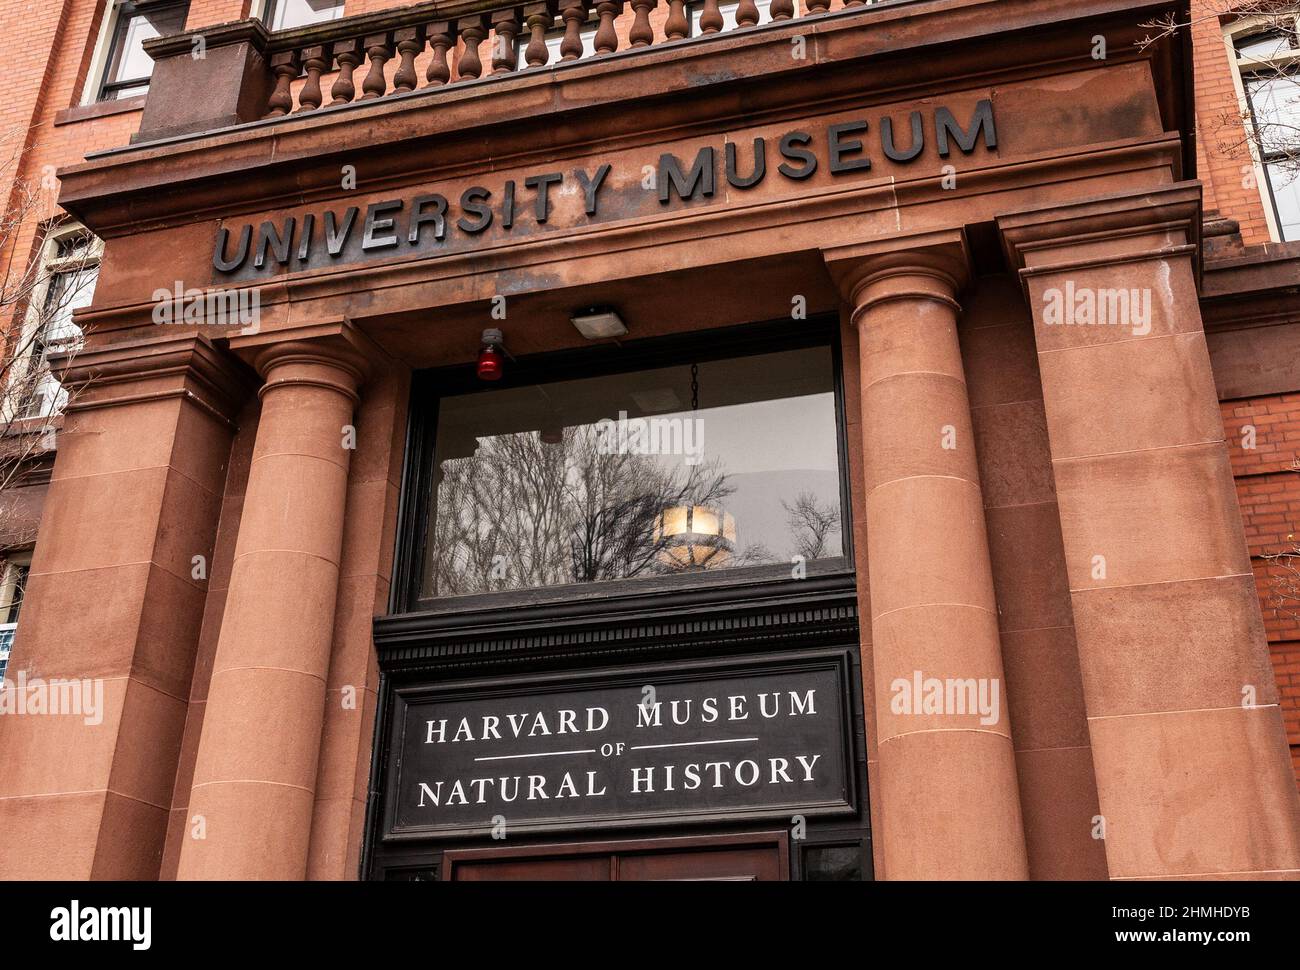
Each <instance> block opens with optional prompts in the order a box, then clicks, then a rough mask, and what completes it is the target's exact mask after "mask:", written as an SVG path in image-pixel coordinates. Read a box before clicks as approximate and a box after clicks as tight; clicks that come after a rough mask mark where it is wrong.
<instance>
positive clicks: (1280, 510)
mask: <svg viewBox="0 0 1300 970" xmlns="http://www.w3.org/2000/svg"><path fill="white" fill-rule="evenodd" d="M1222 408H1223V425H1224V430H1225V432H1226V433H1227V437H1228V443H1229V445H1230V446H1231V447H1230V453H1231V456H1232V469H1233V474H1234V475H1235V476H1236V479H1237V497H1238V501H1239V502H1240V503H1241V515H1242V519H1243V521H1244V523H1245V527H1246V539H1247V541H1248V542H1249V543H1250V554H1251V563H1252V565H1253V567H1254V570H1255V581H1256V584H1257V586H1258V587H1259V598H1260V606H1261V608H1262V609H1263V612H1264V627H1265V630H1266V631H1267V633H1268V639H1269V648H1270V650H1271V652H1272V656H1273V670H1274V673H1275V674H1276V675H1277V686H1278V690H1279V692H1280V694H1281V697H1282V711H1283V719H1284V721H1285V723H1286V730H1287V739H1288V741H1289V742H1290V744H1291V760H1292V761H1293V763H1294V764H1295V766H1296V775H1297V778H1300V554H1297V555H1296V556H1295V557H1293V558H1292V557H1288V556H1287V554H1288V553H1300V471H1297V469H1296V462H1297V461H1298V460H1300V394H1280V395H1270V396H1268V397H1257V398H1250V399H1248V400H1238V401H1224V402H1223V404H1222ZM1250 429H1254V439H1253V441H1252V440H1251V431H1250ZM1251 445H1253V447H1250V446H1251ZM1279 555H1280V556H1282V557H1283V558H1277V557H1278V556H1279Z"/></svg>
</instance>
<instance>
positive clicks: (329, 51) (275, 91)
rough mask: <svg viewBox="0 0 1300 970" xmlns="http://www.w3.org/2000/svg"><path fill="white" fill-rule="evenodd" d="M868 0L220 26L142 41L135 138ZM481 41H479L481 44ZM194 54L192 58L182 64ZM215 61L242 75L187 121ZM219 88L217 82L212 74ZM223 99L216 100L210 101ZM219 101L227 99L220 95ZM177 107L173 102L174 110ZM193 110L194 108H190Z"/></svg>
mask: <svg viewBox="0 0 1300 970" xmlns="http://www.w3.org/2000/svg"><path fill="white" fill-rule="evenodd" d="M870 2H873V0H764V2H762V3H761V4H760V3H759V2H757V0H695V2H687V0H537V2H531V3H522V4H513V5H505V4H502V3H501V0H451V2H447V0H430V2H423V3H416V4H412V5H410V6H407V7H400V8H395V9H392V10H385V11H381V12H379V13H372V14H362V15H359V16H354V17H346V18H343V19H340V20H335V21H330V22H327V23H322V24H316V25H313V26H310V27H303V28H298V29H295V30H287V31H280V32H277V33H271V32H269V31H267V30H266V28H265V27H264V26H263V25H262V23H261V22H260V21H258V20H245V21H238V22H235V23H232V24H221V25H218V26H216V27H210V28H205V29H202V30H195V31H187V32H185V33H182V34H177V35H173V36H170V37H161V38H157V39H155V40H152V41H148V42H147V43H146V44H145V48H146V50H147V51H148V53H149V54H150V56H152V57H153V58H154V59H155V61H156V62H157V69H156V70H155V73H154V82H153V85H152V87H151V91H150V104H151V105H152V104H154V103H155V102H157V103H158V104H159V105H160V107H159V108H158V109H157V110H154V111H150V108H149V107H146V112H145V118H144V122H143V123H142V126H141V137H158V136H159V135H165V134H180V133H189V132H194V131H199V130H203V129H204V128H205V127H206V128H220V127H225V126H228V125H229V124H232V123H242V122H245V121H251V120H258V119H267V118H281V117H285V116H288V115H292V114H301V113H305V112H311V111H316V110H319V109H321V108H330V107H335V106H339V105H345V104H350V103H353V102H357V101H371V100H376V99H379V98H384V97H390V96H393V95H400V94H406V93H409V92H412V91H416V90H418V89H422V88H438V87H442V86H445V85H449V84H458V83H464V82H467V81H473V80H480V79H485V78H492V77H496V76H498V75H507V74H514V73H518V72H521V71H536V70H542V69H547V68H551V67H555V66H557V65H559V64H563V63H565V62H569V61H577V60H583V59H588V58H594V57H609V56H611V55H616V54H620V53H626V52H630V51H635V50H638V49H640V48H646V47H651V46H654V45H662V44H665V43H672V42H685V41H691V40H696V39H702V38H707V37H709V36H712V35H715V34H719V33H723V32H731V31H738V30H746V29H752V28H755V27H758V26H760V25H761V24H765V23H770V22H774V21H783V20H792V19H796V18H799V17H814V16H818V15H822V14H827V13H830V12H832V10H841V9H844V8H852V7H863V6H866V5H868V4H869V3H870ZM485 45H486V47H485ZM186 60H188V61H191V62H192V64H191V65H186V64H185V63H184V62H185V61H186ZM204 61H207V62H212V66H213V68H216V67H218V66H220V68H221V69H223V70H225V71H226V72H227V73H226V74H225V75H224V78H225V79H226V80H225V82H224V87H228V86H229V83H230V82H229V80H228V79H229V78H230V77H231V76H232V74H231V73H230V72H231V69H234V71H235V73H236V74H237V75H238V77H239V79H240V89H239V92H238V94H237V95H236V96H234V97H233V101H234V102H238V103H237V104H236V103H232V104H230V105H229V106H228V107H229V110H226V111H224V113H223V112H220V111H219V112H218V113H217V115H216V116H214V117H213V118H211V119H208V120H205V121H204V122H201V123H198V122H195V121H193V120H191V119H186V120H185V121H184V122H183V123H182V124H179V125H178V124H174V123H169V122H175V121H177V120H180V118H181V117H182V116H183V115H184V114H185V111H184V110H183V109H182V106H192V101H191V100H189V99H193V98H194V97H196V96H198V91H199V88H198V87H196V86H194V82H195V81H196V80H199V75H201V74H203V73H204V71H203V70H202V68H195V67H194V66H193V65H194V64H199V63H200V62H204ZM208 73H209V74H210V75H211V77H212V80H213V82H214V83H215V85H216V88H217V93H218V94H220V93H221V91H222V89H223V84H222V80H221V79H219V78H218V77H217V76H216V75H215V73H213V71H212V70H209V72H208ZM218 100H220V99H218ZM227 100H232V99H231V98H227ZM178 109H180V110H178ZM190 114H192V111H191V112H190Z"/></svg>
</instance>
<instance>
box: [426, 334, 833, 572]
mask: <svg viewBox="0 0 1300 970" xmlns="http://www.w3.org/2000/svg"><path fill="white" fill-rule="evenodd" d="M693 394H696V395H697V396H698V405H699V406H698V409H697V410H692V396H693ZM432 520H433V522H432V527H431V533H432V534H431V535H430V537H429V543H428V552H427V559H426V563H425V572H424V582H423V585H422V589H421V595H422V597H425V598H427V597H431V596H450V595H458V594H465V593H481V592H490V591H496V590H508V589H527V588H535V587H543V586H558V585H564V584H569V583H588V582H598V581H602V580H611V579H627V578H633V577H648V576H666V575H674V574H680V573H691V572H702V571H709V570H718V569H727V568H733V567H737V566H751V565H760V564H765V563H789V562H791V560H792V558H793V557H794V556H803V557H804V559H805V560H815V559H823V558H833V557H837V556H840V555H842V554H843V544H842V534H841V521H842V516H841V510H840V472H839V443H838V438H837V426H836V419H835V395H834V390H833V383H832V365H831V352H830V349H829V348H827V347H815V348H811V349H806V350H794V351H785V352H780V353H772V354H762V355H758V356H753V357H743V358H738V359H735V360H724V361H706V362H703V363H701V364H699V367H698V375H697V387H696V388H695V389H693V388H692V368H691V365H690V364H683V365H681V366H676V367H665V368H657V369H654V370H646V371H638V372H635V373H631V374H616V375H608V376H601V377H591V378H585V379H580V380H572V381H561V382H555V383H550V384H542V385H533V386H529V387H520V388H502V389H499V390H492V391H485V392H481V393H476V394H465V395H459V396H451V397H445V398H443V399H442V400H441V401H440V403H439V408H438V425H437V439H436V449H435V464H434V495H433V516H432Z"/></svg>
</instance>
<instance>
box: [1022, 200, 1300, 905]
mask: <svg viewBox="0 0 1300 970" xmlns="http://www.w3.org/2000/svg"><path fill="white" fill-rule="evenodd" d="M1200 220H1201V213H1200V188H1199V186H1198V185H1195V184H1184V185H1171V186H1169V187H1167V188H1165V189H1162V190H1156V191H1144V192H1142V193H1140V194H1134V195H1131V196H1116V197H1111V198H1108V199H1103V200H1095V201H1092V202H1086V203H1079V204H1074V205H1067V206H1060V207H1056V208H1052V209H1043V210H1037V211H1031V212H1027V213H1021V214H1017V215H1013V216H1008V217H1005V218H1002V219H1000V220H999V225H1000V227H1001V230H1002V233H1003V237H1004V239H1005V241H1006V244H1007V248H1008V250H1009V252H1010V256H1011V259H1012V264H1013V265H1015V266H1019V267H1021V275H1022V278H1023V279H1024V282H1025V287H1026V292H1027V295H1028V299H1029V303H1030V307H1031V309H1032V311H1033V315H1034V332H1035V340H1036V342H1037V345H1038V357H1039V363H1040V370H1041V372H1042V382H1043V398H1044V404H1045V407H1046V412H1047V424H1048V433H1049V436H1050V440H1051V452H1052V467H1053V472H1054V475H1055V479H1056V490H1057V496H1058V499H1059V504H1060V512H1061V531H1062V537H1063V540H1064V546H1065V554H1066V563H1067V570H1068V573H1069V578H1070V587H1071V600H1072V605H1073V609H1074V620H1075V628H1076V632H1077V637H1078V647H1079V661H1080V666H1081V669H1082V673H1083V680H1084V696H1085V703H1086V706H1087V714H1088V727H1089V733H1090V735H1091V739H1092V752H1093V760H1094V764H1095V770H1096V775H1097V791H1098V796H1099V802H1100V810H1101V815H1102V819H1101V820H1097V821H1095V822H1094V821H1093V820H1089V819H1083V818H1080V819H1077V820H1076V823H1075V824H1077V825H1079V826H1084V825H1091V826H1093V827H1094V828H1095V829H1097V830H1098V831H1099V832H1100V830H1101V828H1100V827H1101V826H1102V825H1104V831H1105V845H1106V857H1107V864H1108V866H1109V869H1110V875H1111V878H1113V879H1141V878H1175V877H1226V876H1245V875H1251V876H1256V877H1261V878H1286V877H1290V878H1296V877H1300V801H1298V800H1297V796H1296V787H1295V779H1294V777H1293V776H1292V773H1291V765H1290V760H1289V757H1288V751H1287V746H1286V740H1285V737H1284V733H1283V727H1282V718H1281V714H1280V711H1279V708H1278V698H1277V688H1276V686H1275V684H1274V678H1273V671H1272V668H1271V666H1270V663H1269V657H1268V650H1267V644H1266V642H1265V639H1264V632H1263V624H1262V621H1261V617H1260V612H1259V604H1258V599H1257V596H1256V591H1255V584H1254V580H1253V577H1252V575H1251V568H1250V558H1249V553H1248V551H1247V546H1246V541H1245V537H1244V535H1243V531H1242V523H1241V517H1240V513H1239V511H1238V508H1237V500H1236V492H1235V490H1234V487H1233V480H1232V471H1231V469H1230V467H1229V464H1228V453H1227V449H1226V447H1225V445H1224V440H1223V425H1222V419H1221V417H1220V412H1219V402H1218V396H1217V394H1216V393H1215V387H1214V381H1213V378H1212V375H1211V372H1210V361H1209V356H1208V353H1207V351H1206V346H1205V334H1204V332H1203V330H1202V327H1201V316H1200V307H1199V302H1198V298H1197V291H1196V279H1195V273H1194V271H1195V263H1194V261H1195V259H1196V247H1195V241H1196V239H1197V237H1198V232H1197V229H1198V228H1199V224H1200Z"/></svg>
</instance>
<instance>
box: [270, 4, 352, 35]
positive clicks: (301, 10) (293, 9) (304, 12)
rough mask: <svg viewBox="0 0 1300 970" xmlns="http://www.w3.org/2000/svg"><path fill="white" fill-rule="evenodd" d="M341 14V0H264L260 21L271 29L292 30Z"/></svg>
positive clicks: (322, 21)
mask: <svg viewBox="0 0 1300 970" xmlns="http://www.w3.org/2000/svg"><path fill="white" fill-rule="evenodd" d="M342 16H343V0H265V3H264V4H263V6H262V12H261V17H262V23H264V24H266V26H267V27H269V28H270V29H271V30H292V29H293V28H294V27H307V26H309V25H311V24H321V23H325V22H326V21H329V20H338V19H339V18H340V17H342Z"/></svg>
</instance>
